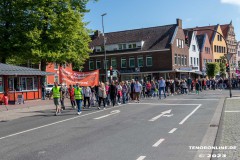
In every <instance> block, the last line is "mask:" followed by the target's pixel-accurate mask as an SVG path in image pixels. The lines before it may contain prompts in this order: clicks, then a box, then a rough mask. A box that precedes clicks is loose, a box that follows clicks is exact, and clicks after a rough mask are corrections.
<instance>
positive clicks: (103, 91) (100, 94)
mask: <svg viewBox="0 0 240 160" xmlns="http://www.w3.org/2000/svg"><path fill="white" fill-rule="evenodd" d="M106 97H107V94H106V88H105V85H104V83H100V85H99V87H98V98H99V99H98V109H101V102H103V109H106V108H105V107H106V106H105V98H106Z"/></svg>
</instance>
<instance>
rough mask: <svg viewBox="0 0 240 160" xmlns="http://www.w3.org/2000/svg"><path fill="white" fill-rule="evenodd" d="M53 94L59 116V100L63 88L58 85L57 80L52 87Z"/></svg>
mask: <svg viewBox="0 0 240 160" xmlns="http://www.w3.org/2000/svg"><path fill="white" fill-rule="evenodd" d="M52 95H53V101H54V104H55V106H56V114H55V116H57V115H58V114H61V107H60V105H59V101H60V99H61V97H62V95H61V88H60V87H59V86H58V83H57V82H54V87H53V88H52Z"/></svg>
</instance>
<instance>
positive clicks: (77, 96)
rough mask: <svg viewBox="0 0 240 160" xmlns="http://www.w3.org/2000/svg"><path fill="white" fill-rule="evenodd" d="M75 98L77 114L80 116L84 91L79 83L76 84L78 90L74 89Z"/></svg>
mask: <svg viewBox="0 0 240 160" xmlns="http://www.w3.org/2000/svg"><path fill="white" fill-rule="evenodd" d="M74 96H75V100H76V103H77V107H78V112H77V114H78V115H80V114H81V113H82V111H81V107H82V100H83V91H82V88H81V87H79V84H78V83H77V84H76V88H75V89H74Z"/></svg>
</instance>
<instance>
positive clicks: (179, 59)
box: [178, 55, 181, 66]
mask: <svg viewBox="0 0 240 160" xmlns="http://www.w3.org/2000/svg"><path fill="white" fill-rule="evenodd" d="M178 65H179V66H181V56H180V55H178Z"/></svg>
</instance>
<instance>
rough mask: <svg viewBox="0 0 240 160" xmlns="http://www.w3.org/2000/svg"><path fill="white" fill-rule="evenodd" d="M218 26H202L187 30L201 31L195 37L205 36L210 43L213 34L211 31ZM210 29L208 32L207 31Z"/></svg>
mask: <svg viewBox="0 0 240 160" xmlns="http://www.w3.org/2000/svg"><path fill="white" fill-rule="evenodd" d="M217 26H218V25H213V26H203V27H195V28H188V29H187V30H190V29H195V30H198V29H199V30H201V31H197V35H202V34H205V33H206V34H207V35H208V38H209V40H210V42H212V41H213V37H214V34H215V32H214V31H212V30H216V29H217ZM209 29H210V30H209Z"/></svg>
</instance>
